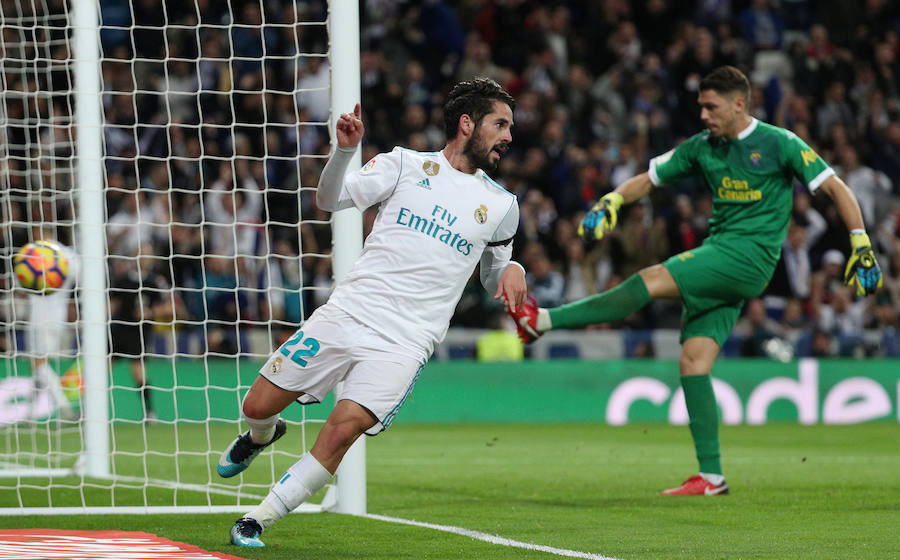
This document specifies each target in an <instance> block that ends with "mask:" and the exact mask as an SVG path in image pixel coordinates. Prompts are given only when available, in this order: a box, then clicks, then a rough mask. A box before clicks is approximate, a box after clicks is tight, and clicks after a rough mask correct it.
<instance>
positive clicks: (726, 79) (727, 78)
mask: <svg viewBox="0 0 900 560" xmlns="http://www.w3.org/2000/svg"><path fill="white" fill-rule="evenodd" d="M708 89H711V90H713V91H715V92H716V93H719V94H723V93H737V94H740V95H743V96H744V99H746V100H747V103H748V104H749V103H750V80H748V79H747V76H745V75H744V73H743V72H741V71H740V70H738V69H737V68H735V67H734V66H719V67H718V68H716V69H714V70H713V71H712V72H710V73H709V74H707V75H706V76H704V77H703V79H702V80H700V91H703V90H708Z"/></svg>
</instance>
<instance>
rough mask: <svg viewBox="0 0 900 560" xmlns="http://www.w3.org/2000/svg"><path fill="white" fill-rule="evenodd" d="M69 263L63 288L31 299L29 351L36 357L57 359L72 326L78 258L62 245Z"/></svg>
mask: <svg viewBox="0 0 900 560" xmlns="http://www.w3.org/2000/svg"><path fill="white" fill-rule="evenodd" d="M59 246H60V247H62V249H63V253H64V254H65V255H66V258H67V259H68V261H69V274H68V275H67V276H66V280H65V282H63V285H62V286H61V287H60V288H58V289H56V290H54V291H52V292H50V293H48V294H29V295H28V330H27V338H28V344H27V346H28V351H29V352H30V353H32V354H34V355H36V356H47V355H55V354H57V353H58V352H59V348H60V346H61V345H62V343H64V342H67V341H63V340H62V338H63V330H64V328H65V327H66V326H68V324H69V298H70V297H71V296H72V289H73V288H74V286H75V280H76V278H77V276H78V266H79V263H78V255H77V254H76V253H75V251H73V250H72V249H71V248H70V247H67V246H65V245H63V244H62V243H59Z"/></svg>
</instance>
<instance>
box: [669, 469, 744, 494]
mask: <svg viewBox="0 0 900 560" xmlns="http://www.w3.org/2000/svg"><path fill="white" fill-rule="evenodd" d="M660 494H662V495H663V496H724V495H726V494H728V483H727V482H725V481H724V480H723V481H722V484H713V483H712V482H710V481H708V480H706V479H705V478H703V477H702V476H700V475H699V474H695V475H694V476H692V477H691V478H689V479H687V480H685V481H684V482H682V483H681V486H678V487H676V488H669V489H668V490H663V491H662V492H660Z"/></svg>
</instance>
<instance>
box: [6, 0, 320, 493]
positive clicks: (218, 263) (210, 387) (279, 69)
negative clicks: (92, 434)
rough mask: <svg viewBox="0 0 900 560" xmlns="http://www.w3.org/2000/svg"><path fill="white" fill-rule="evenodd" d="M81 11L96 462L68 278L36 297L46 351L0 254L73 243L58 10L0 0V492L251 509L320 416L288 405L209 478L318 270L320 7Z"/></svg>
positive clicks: (118, 2) (312, 296)
mask: <svg viewBox="0 0 900 560" xmlns="http://www.w3.org/2000/svg"><path fill="white" fill-rule="evenodd" d="M98 6H99V12H100V19H101V23H102V24H101V27H100V30H99V36H100V42H101V53H100V58H101V60H100V68H99V70H98V71H99V73H100V76H101V84H102V85H101V87H102V107H103V109H102V119H103V126H102V130H103V139H102V143H103V172H104V178H103V181H104V188H105V202H106V214H105V216H106V227H105V230H106V248H105V249H106V254H107V255H108V256H107V285H108V293H107V304H108V309H107V313H108V316H109V319H110V320H109V329H108V330H109V332H108V345H109V360H108V367H109V370H110V374H109V403H110V419H111V422H110V432H109V433H110V445H111V450H110V451H111V456H110V458H109V459H110V467H111V471H112V477H111V479H108V480H97V479H92V478H90V477H86V476H85V475H84V474H81V471H80V469H79V459H80V458H81V455H82V440H83V437H82V430H83V425H82V424H83V423H82V422H81V421H79V419H78V407H79V405H80V402H79V398H78V389H77V382H78V380H79V378H80V377H79V376H80V373H81V372H80V371H79V367H78V364H79V362H78V360H77V357H78V349H79V338H78V336H77V330H78V329H77V327H78V324H79V323H78V317H79V309H80V301H79V298H78V297H77V294H78V291H77V287H76V289H75V290H74V291H73V292H72V295H71V296H70V295H68V294H66V293H65V291H64V290H63V291H60V292H58V293H57V294H55V295H54V296H52V297H53V298H55V299H57V300H60V301H61V303H58V306H61V307H64V308H65V309H66V317H65V319H61V320H60V321H58V324H57V325H56V326H57V327H58V332H59V339H58V342H59V344H58V348H57V347H54V348H53V349H46V348H37V347H36V345H35V344H34V342H33V341H32V338H30V337H29V336H27V333H28V331H29V329H30V328H32V327H33V326H34V325H35V324H38V323H40V322H41V318H40V317H41V314H42V313H44V311H42V310H41V311H37V310H35V309H34V308H33V307H32V306H30V304H29V302H30V301H39V304H40V305H49V303H48V302H49V298H48V297H47V296H35V295H28V293H27V292H26V291H25V290H23V289H22V287H21V286H20V285H19V283H18V282H17V280H16V279H15V277H14V275H13V270H12V256H13V255H14V254H16V252H17V251H19V250H20V248H21V247H23V246H24V245H26V244H27V243H28V242H30V241H34V240H37V239H51V240H55V241H57V242H58V243H60V244H62V245H65V246H68V247H71V248H72V249H73V252H74V253H75V254H77V253H79V247H78V246H77V245H78V243H77V232H78V229H79V215H80V213H79V209H78V207H77V196H76V191H77V185H76V184H75V182H76V173H75V169H76V166H78V157H77V151H76V149H75V143H74V141H75V132H74V129H75V125H76V123H74V121H73V116H74V114H75V113H74V110H75V107H74V104H75V101H74V99H75V93H76V92H75V91H74V84H75V80H74V78H73V66H74V64H73V55H72V44H71V43H72V23H71V14H70V10H71V6H70V5H69V3H66V2H64V1H61V0H59V1H58V0H50V1H43V2H13V1H8V0H2V1H0V27H2V49H3V53H2V80H3V82H2V97H3V99H2V103H0V111H2V114H0V118H2V123H0V125H2V126H0V131H2V132H0V156H2V161H0V166H2V167H0V181H2V186H0V189H2V191H0V212H2V219H0V221H2V224H3V225H2V228H0V230H2V231H0V236H2V251H3V259H2V269H0V272H2V274H0V321H2V327H0V328H2V336H0V351H2V352H3V357H2V360H3V368H2V369H0V376H2V378H0V393H2V397H0V433H2V438H0V467H2V473H0V474H3V475H6V477H7V478H6V479H0V507H18V508H22V507H54V508H55V507H94V506H96V507H109V506H115V507H125V508H127V507H137V508H147V507H154V506H178V507H181V506H198V507H210V506H229V505H236V504H237V505H239V506H240V505H241V504H243V505H248V504H255V503H256V502H257V501H258V499H259V497H261V496H263V495H265V493H266V491H267V490H268V488H269V486H271V484H272V483H273V482H274V480H275V477H276V476H280V474H281V473H282V472H283V470H284V469H285V468H286V467H287V466H289V465H290V464H291V463H293V461H295V460H296V457H297V456H298V455H299V454H300V453H301V452H302V450H303V449H306V448H308V447H309V445H310V444H311V440H310V439H308V438H310V435H311V434H310V433H309V432H308V431H307V429H306V428H307V425H315V424H316V423H317V422H320V421H321V419H322V418H324V416H325V414H327V406H323V407H319V408H321V410H318V409H315V410H313V409H311V410H309V411H304V410H302V409H300V407H298V406H292V407H290V408H289V409H288V410H287V411H286V414H285V417H286V418H287V419H288V421H289V424H290V426H289V430H288V434H287V436H285V438H284V439H282V440H281V441H279V443H278V444H277V446H276V449H275V450H274V452H272V453H268V452H267V453H265V454H264V455H262V456H261V457H260V458H259V459H257V462H258V463H259V464H254V467H253V468H252V469H250V470H249V471H247V473H245V474H243V475H240V476H239V477H236V478H235V479H231V480H228V481H226V480H224V479H220V478H218V476H217V475H216V472H215V466H214V465H215V463H216V461H217V459H218V456H219V454H220V453H221V452H222V450H223V449H224V448H225V447H226V446H227V445H228V443H230V441H231V440H232V439H233V438H234V436H235V435H236V434H237V433H238V430H239V429H241V428H240V421H239V411H240V401H241V397H242V395H243V393H244V392H245V390H246V388H247V387H248V386H249V384H250V383H252V381H253V380H254V379H255V377H256V372H257V370H258V368H259V367H260V365H261V363H262V362H263V361H264V360H265V358H266V357H267V356H268V355H269V354H270V352H271V351H272V350H273V349H274V348H276V347H277V346H278V345H279V344H280V343H281V342H282V341H283V340H284V339H285V338H287V336H289V335H290V334H291V333H292V332H293V331H294V330H295V329H296V328H297V327H298V325H299V324H301V323H302V321H303V320H304V319H305V318H306V317H308V316H309V314H310V313H311V312H312V310H313V309H315V308H316V307H317V306H318V305H320V304H321V303H323V302H324V300H325V299H326V298H327V296H328V293H329V290H330V287H331V228H330V222H329V217H328V215H327V214H322V213H320V212H319V211H318V210H317V209H316V208H315V207H314V202H313V200H314V187H315V184H316V181H317V178H318V174H319V171H320V168H321V164H322V163H323V161H322V160H323V159H324V158H325V157H326V156H327V153H328V145H329V144H328V143H329V137H328V129H327V121H328V118H329V116H330V106H329V83H330V70H329V64H328V34H327V27H326V17H327V13H326V5H325V3H324V2H298V3H294V2H293V1H283V2H281V1H271V0H267V1H265V2H262V1H260V0H255V1H243V2H239V1H237V0H234V1H232V2H197V3H194V2H164V3H159V2H155V1H147V0H132V1H130V2H125V1H124V0H109V1H106V0H104V1H102V2H99V4H98ZM71 260H72V261H74V262H73V266H74V267H77V264H78V258H77V256H76V255H72V258H71ZM72 275H73V276H74V272H73V273H72ZM53 332H56V331H53ZM42 356H46V357H48V358H49V365H50V368H51V369H52V375H49V376H45V377H46V378H47V379H50V381H52V383H47V382H41V378H40V376H39V375H38V374H37V373H36V372H37V371H38V370H39V369H40V364H39V362H35V358H40V357H42ZM67 371H69V374H68V376H67V377H65V378H63V379H64V382H65V383H66V384H67V385H71V387H72V388H71V390H68V391H60V390H59V385H60V379H61V376H63V374H64V373H65V372H67ZM33 379H35V380H37V382H33V381H32V380H33ZM59 395H63V396H65V397H66V399H67V402H68V404H69V405H70V406H71V408H72V409H73V411H69V410H67V408H66V402H63V401H62V400H61V397H59ZM73 412H74V413H73ZM307 413H308V414H309V415H310V416H309V417H307ZM298 428H300V429H298ZM312 435H314V434H312ZM241 507H242V506H241Z"/></svg>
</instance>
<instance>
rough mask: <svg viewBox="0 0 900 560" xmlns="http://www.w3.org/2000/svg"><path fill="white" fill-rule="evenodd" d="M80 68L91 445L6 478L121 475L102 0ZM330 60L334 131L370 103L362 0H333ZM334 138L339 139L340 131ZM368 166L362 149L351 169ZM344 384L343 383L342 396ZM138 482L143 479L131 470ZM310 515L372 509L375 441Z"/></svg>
mask: <svg viewBox="0 0 900 560" xmlns="http://www.w3.org/2000/svg"><path fill="white" fill-rule="evenodd" d="M71 7H72V12H71V13H72V45H73V60H72V65H73V76H74V83H75V89H76V91H75V100H76V110H75V114H74V123H75V126H76V130H77V135H76V139H75V145H76V153H77V171H76V172H77V187H76V188H77V197H78V198H77V200H78V204H79V222H80V226H81V227H80V231H79V240H78V241H79V246H80V250H81V254H80V255H79V256H80V258H81V259H82V263H83V265H82V266H81V267H80V273H79V274H80V276H79V279H78V281H79V291H80V293H81V309H82V312H81V317H80V319H79V325H78V328H79V331H80V336H81V354H80V356H81V359H82V361H83V371H84V396H83V398H84V401H83V411H84V417H83V420H82V429H83V441H84V449H83V450H82V453H81V456H80V458H79V460H78V461H76V463H75V465H74V466H73V467H71V468H33V469H28V468H21V467H15V466H13V465H5V466H6V467H7V468H6V469H0V477H3V478H8V477H51V478H52V477H55V476H72V475H75V476H80V477H82V478H83V480H84V479H89V478H92V479H113V478H121V477H116V476H114V475H112V474H111V468H110V462H111V451H110V435H109V422H110V413H109V407H108V398H109V395H108V391H109V386H108V383H109V371H108V368H107V364H108V363H107V338H106V333H107V330H108V325H109V318H108V316H107V313H106V291H107V285H106V276H105V273H104V270H105V268H106V265H105V262H106V257H107V254H106V239H105V219H104V210H105V202H104V196H105V188H104V183H103V177H104V173H103V147H102V139H103V119H102V112H101V107H102V99H101V87H100V83H101V77H100V64H101V57H100V52H101V47H100V30H101V26H100V14H99V10H98V2H97V0H72V2H71ZM326 26H327V29H328V36H329V42H328V58H329V60H330V67H331V83H330V99H331V111H330V116H329V129H330V130H334V126H335V123H336V119H337V117H338V115H339V114H340V111H342V110H352V108H353V106H354V105H355V104H356V103H359V102H360V97H361V94H360V77H359V71H360V70H359V44H360V42H359V5H358V3H357V2H355V1H354V0H329V1H328V15H327V20H326ZM331 141H332V144H333V143H334V142H335V139H334V137H333V135H332V139H331ZM360 166H361V156H360V151H359V150H357V152H356V154H355V155H354V158H353V159H352V160H351V163H350V170H354V169H358V168H359V167H360ZM332 227H333V231H334V235H333V239H334V247H333V262H332V267H333V275H334V282H335V283H336V282H339V281H340V280H341V279H342V278H343V277H344V276H345V275H346V274H347V273H348V272H349V271H350V269H351V268H352V266H353V263H354V262H355V260H356V258H357V257H358V256H359V253H360V251H361V250H362V214H361V212H359V210H357V209H355V208H350V209H346V210H342V211H339V212H335V213H334V214H333V219H332ZM340 390H341V385H340V384H339V385H338V388H337V389H336V391H335V392H336V399H335V401H337V400H338V399H339V398H340V396H339V395H340ZM129 482H135V480H133V479H132V477H129ZM246 510H247V506H246V505H205V506H193V505H185V506H147V505H144V506H76V507H52V506H51V507H27V506H24V507H8V508H4V507H0V516H10V515H77V514H103V513H123V514H157V513H180V514H196V513H229V512H241V513H242V512H245V511H246ZM294 511H295V512H300V513H318V512H325V511H333V512H338V513H349V514H354V515H362V514H365V513H366V445H365V438H359V439H358V440H357V441H356V443H354V444H353V446H352V447H351V448H350V450H349V451H348V452H347V454H346V455H345V457H344V460H343V461H342V463H341V465H340V467H339V468H338V470H337V473H336V478H335V482H334V485H333V486H331V487H329V489H328V490H327V491H326V494H325V496H324V498H323V500H322V502H321V503H320V504H302V505H301V506H300V507H299V508H297V509H296V510H294Z"/></svg>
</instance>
